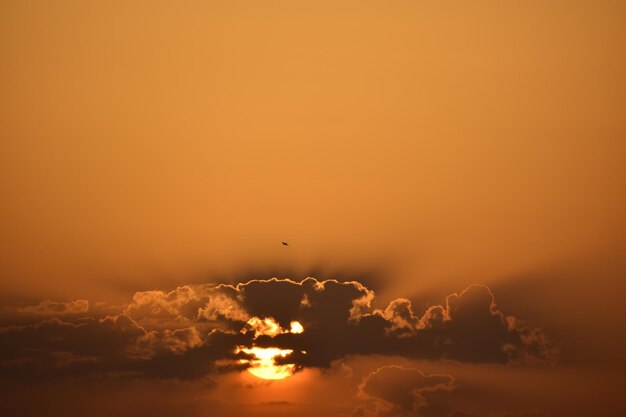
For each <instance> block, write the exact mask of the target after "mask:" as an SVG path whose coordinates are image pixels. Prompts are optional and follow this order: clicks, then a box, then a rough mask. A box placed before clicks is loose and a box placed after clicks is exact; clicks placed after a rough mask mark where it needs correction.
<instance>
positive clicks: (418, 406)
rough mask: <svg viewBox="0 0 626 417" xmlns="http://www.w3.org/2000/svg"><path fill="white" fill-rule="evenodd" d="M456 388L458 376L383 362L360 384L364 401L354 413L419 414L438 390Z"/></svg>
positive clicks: (366, 416) (378, 416)
mask: <svg viewBox="0 0 626 417" xmlns="http://www.w3.org/2000/svg"><path fill="white" fill-rule="evenodd" d="M454 388H455V379H454V378H453V377H452V376H450V375H437V374H435V375H425V374H424V373H422V372H421V371H419V370H417V369H414V368H405V367H403V366H395V365H392V366H384V367H382V368H379V369H377V370H375V371H374V372H372V373H371V374H369V375H368V376H367V377H365V379H364V381H363V382H362V383H361V385H359V397H360V398H361V400H362V401H363V404H362V405H359V406H358V407H357V408H356V409H355V411H354V413H353V416H354V417H357V416H358V417H383V416H389V417H391V416H397V417H401V416H420V415H422V413H421V411H422V410H423V409H425V408H426V407H428V406H429V405H430V401H431V397H432V396H433V395H434V394H435V393H438V392H450V391H452V390H453V389H454Z"/></svg>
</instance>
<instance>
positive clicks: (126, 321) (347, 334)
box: [0, 278, 555, 378]
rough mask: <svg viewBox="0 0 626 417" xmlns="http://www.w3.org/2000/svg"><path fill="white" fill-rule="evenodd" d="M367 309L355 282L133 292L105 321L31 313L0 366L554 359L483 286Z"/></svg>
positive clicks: (180, 368)
mask: <svg viewBox="0 0 626 417" xmlns="http://www.w3.org/2000/svg"><path fill="white" fill-rule="evenodd" d="M373 300H374V292H373V291H371V290H370V289H368V288H367V287H365V286H364V285H362V284H361V283H359V282H356V281H349V282H339V281H336V280H326V281H318V280H316V279H314V278H307V279H305V280H303V281H301V282H295V281H292V280H287V279H270V280H252V281H249V282H246V283H240V284H237V285H224V284H221V285H213V286H212V285H193V286H182V287H179V288H177V289H175V290H173V291H169V292H165V291H160V290H152V291H143V292H138V293H136V294H135V295H134V297H133V299H132V300H131V302H130V303H129V304H128V305H126V307H125V308H124V309H123V313H121V314H116V315H111V316H105V317H86V316H76V317H74V316H71V315H67V314H66V312H67V311H69V310H71V309H72V308H73V309H74V310H79V308H78V307H71V306H69V307H64V308H61V307H58V306H57V307H54V308H47V307H41V309H43V310H45V311H53V310H54V309H55V308H56V309H57V310H58V313H57V314H56V315H55V314H49V315H48V316H52V317H54V318H49V319H47V320H44V321H41V322H39V323H35V324H29V325H21V326H8V327H4V328H2V329H0V352H2V353H1V354H0V367H1V368H3V369H4V370H7V371H8V372H9V373H10V374H11V375H20V374H28V373H29V372H30V373H32V372H36V373H38V374H40V375H46V374H51V375H53V374H59V373H64V372H66V373H72V372H74V373H99V372H136V373H139V374H144V375H148V376H154V377H167V378H169V377H176V378H196V377H201V376H204V375H206V374H209V373H214V372H221V371H225V370H229V369H233V368H235V369H241V368H246V367H248V366H252V365H251V364H254V363H256V362H258V360H257V361H255V360H254V359H255V358H254V357H252V356H251V354H250V353H249V352H259V351H260V350H259V349H267V348H274V349H278V350H280V351H281V352H289V353H288V354H284V355H280V356H278V357H277V358H276V359H275V361H276V364H277V365H287V364H289V365H290V366H289V369H293V370H294V371H297V370H298V369H301V368H304V367H318V368H328V367H329V366H330V365H331V363H332V362H333V361H335V360H337V359H340V358H342V357H345V356H347V355H358V354H365V355H367V354H378V355H397V356H404V357H406V358H413V359H429V360H442V359H447V360H456V361H461V362H472V363H501V364H512V363H518V364H519V363H528V362H550V361H552V360H553V359H554V355H555V349H554V347H553V346H552V345H551V344H550V342H549V341H548V339H547V338H546V336H545V335H544V333H543V332H542V331H541V330H540V329H536V328H532V327H528V326H525V325H523V324H522V323H521V322H520V321H519V320H518V319H516V318H514V317H510V316H505V315H504V314H503V313H502V312H501V311H500V310H499V309H498V308H497V307H496V304H495V301H494V296H493V294H492V292H491V291H490V290H489V288H487V287H485V286H479V285H473V286H470V287H469V288H467V289H465V290H464V291H462V292H461V293H459V294H452V295H450V296H448V297H447V299H446V300H445V303H444V304H442V305H438V306H432V307H430V308H429V309H428V310H427V311H425V312H424V313H423V314H421V315H418V314H416V313H415V312H414V311H413V308H412V305H411V302H410V301H409V300H408V299H404V298H401V299H397V300H394V301H392V302H391V303H389V305H388V306H387V307H386V308H384V309H381V310H378V309H373V308H372V302H373ZM52 304H54V303H52V302H50V301H49V300H48V301H46V302H42V303H41V304H40V306H49V305H52ZM66 304H67V303H66ZM81 305H82V304H81ZM84 305H85V306H86V305H88V304H86V302H85V304H84ZM72 317H73V318H72ZM253 348H254V349H253ZM246 352H248V353H246ZM257 359H258V358H257ZM385 372H391V371H385ZM5 374H6V373H5Z"/></svg>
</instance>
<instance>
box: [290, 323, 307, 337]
mask: <svg viewBox="0 0 626 417" xmlns="http://www.w3.org/2000/svg"><path fill="white" fill-rule="evenodd" d="M289 331H290V332H291V333H294V334H300V333H302V332H303V331H304V327H302V325H301V324H300V323H299V322H297V321H292V322H291V329H290V330H289Z"/></svg>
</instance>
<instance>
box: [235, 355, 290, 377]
mask: <svg viewBox="0 0 626 417" xmlns="http://www.w3.org/2000/svg"><path fill="white" fill-rule="evenodd" d="M239 351H240V352H244V353H247V354H249V355H253V356H254V359H250V360H248V359H242V360H241V362H242V363H248V364H250V367H249V368H248V372H250V373H251V374H252V375H254V376H256V377H259V378H263V379H285V378H287V377H288V376H291V375H293V374H294V372H295V370H296V365H294V364H285V365H277V364H276V361H275V360H274V358H276V357H278V356H280V357H283V358H284V357H285V356H287V355H289V354H290V353H292V352H293V350H292V349H278V348H259V347H253V348H239Z"/></svg>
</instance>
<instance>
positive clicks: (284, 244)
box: [280, 242, 289, 246]
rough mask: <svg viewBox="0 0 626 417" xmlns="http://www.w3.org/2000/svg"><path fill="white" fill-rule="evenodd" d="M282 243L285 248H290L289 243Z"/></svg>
mask: <svg viewBox="0 0 626 417" xmlns="http://www.w3.org/2000/svg"><path fill="white" fill-rule="evenodd" d="M280 243H282V244H283V246H289V243H287V242H280Z"/></svg>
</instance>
